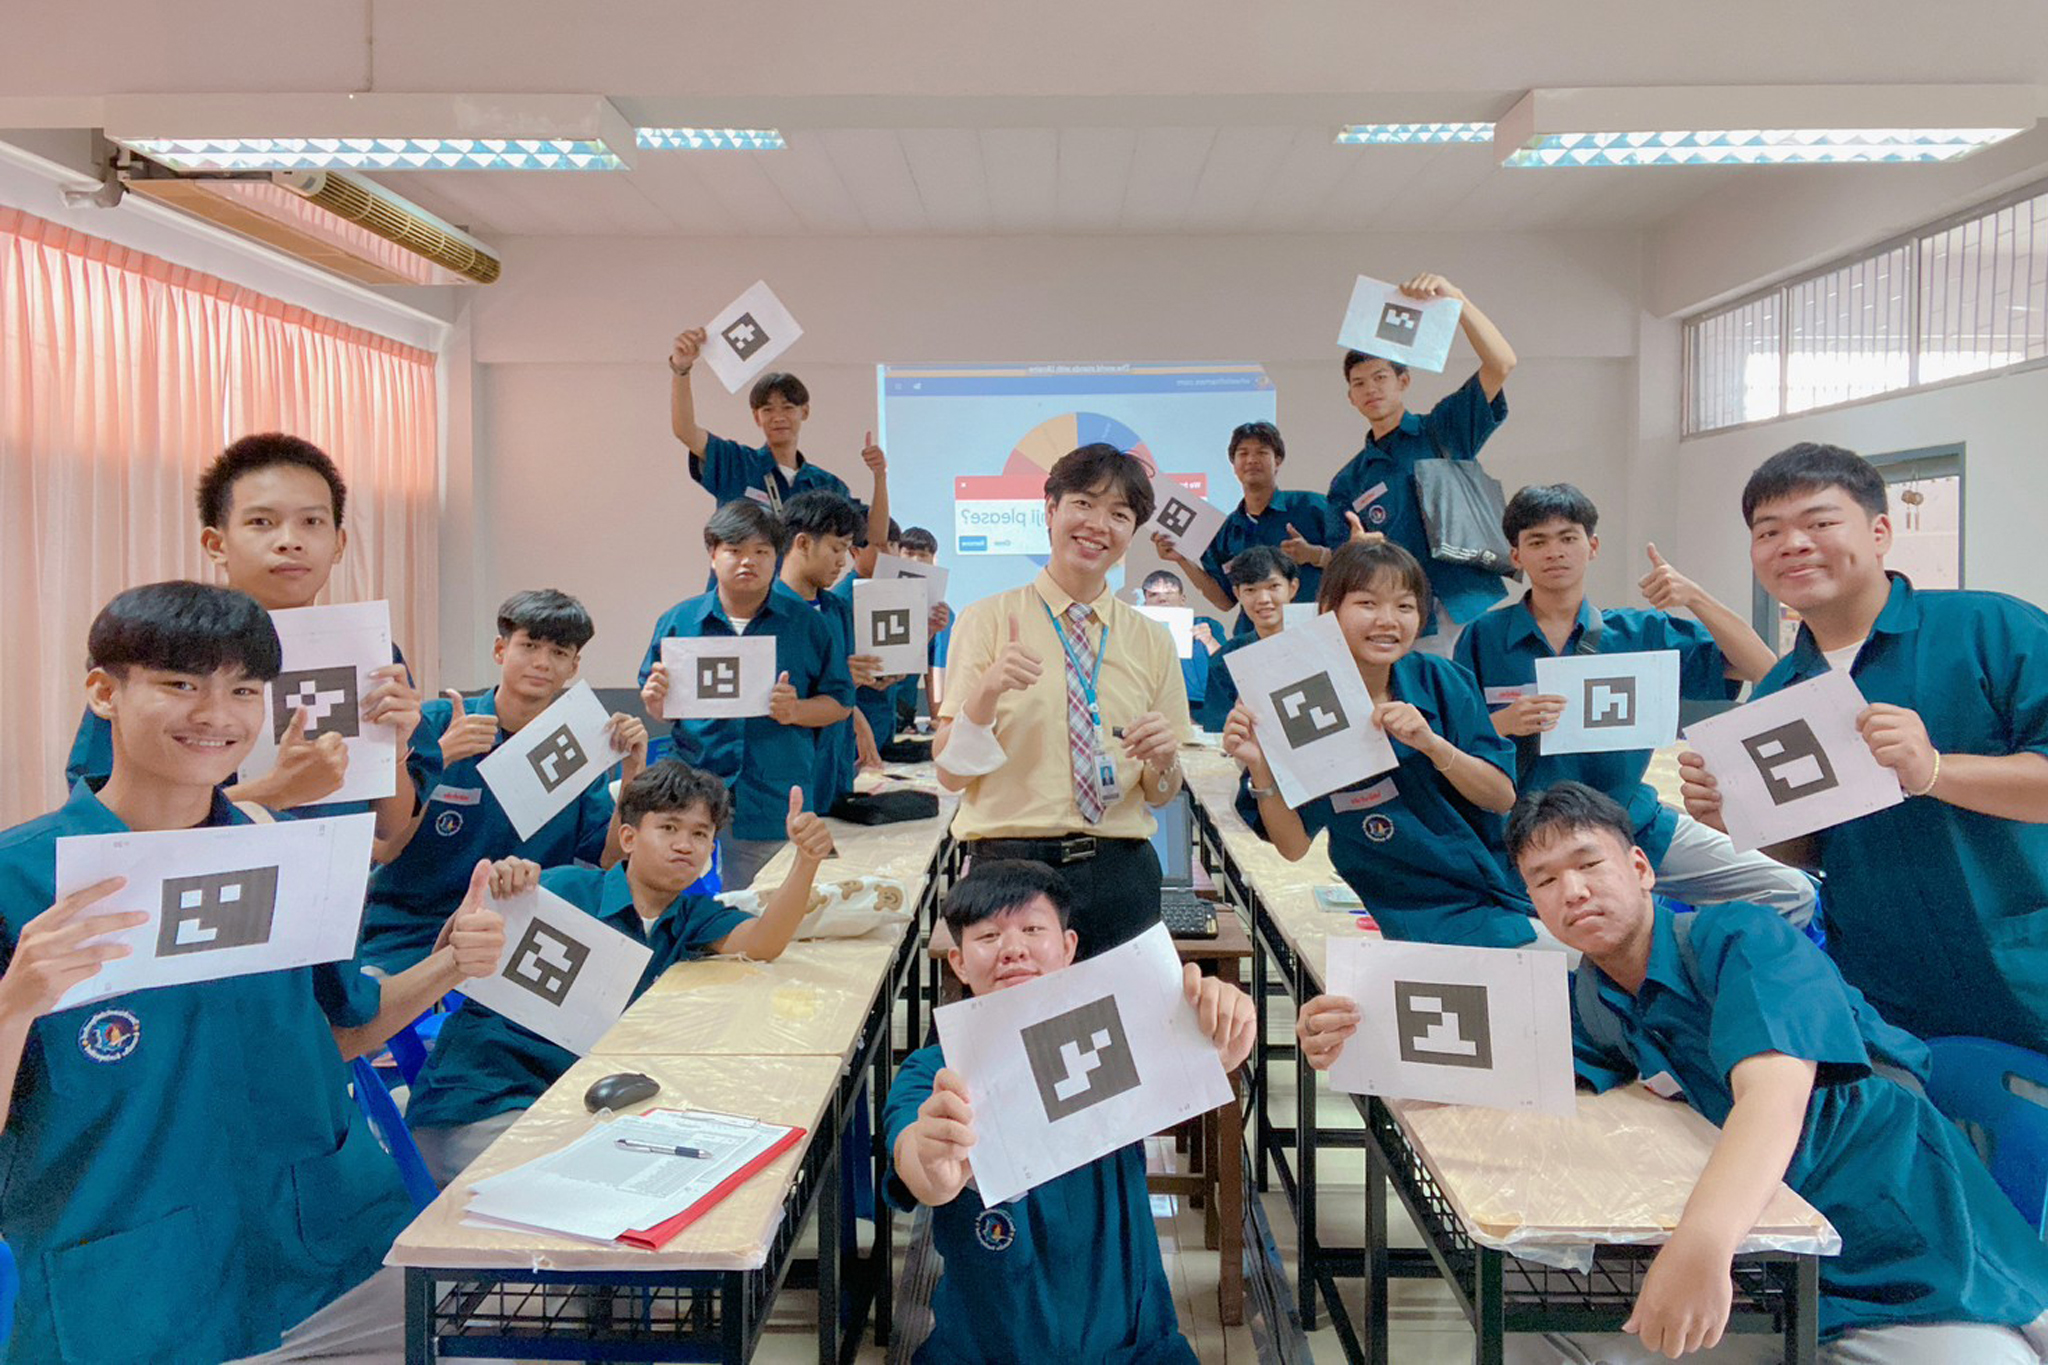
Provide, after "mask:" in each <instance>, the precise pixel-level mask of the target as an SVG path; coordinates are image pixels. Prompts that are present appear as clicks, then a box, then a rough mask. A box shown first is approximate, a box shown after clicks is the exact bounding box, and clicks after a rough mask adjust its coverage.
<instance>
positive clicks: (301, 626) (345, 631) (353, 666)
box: [242, 602, 398, 805]
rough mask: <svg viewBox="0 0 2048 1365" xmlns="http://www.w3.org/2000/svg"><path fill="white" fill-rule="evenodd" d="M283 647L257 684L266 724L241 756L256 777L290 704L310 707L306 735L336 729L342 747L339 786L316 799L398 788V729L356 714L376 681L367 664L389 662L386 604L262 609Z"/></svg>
mask: <svg viewBox="0 0 2048 1365" xmlns="http://www.w3.org/2000/svg"><path fill="white" fill-rule="evenodd" d="M270 620H271V624H273V625H275V626H276V627H277V638H278V643H280V644H281V645H283V646H284V672H282V673H280V674H278V676H277V678H276V680H275V681H273V682H270V683H268V684H266V685H265V687H264V689H263V713H264V717H265V719H266V721H267V723H266V724H265V725H264V726H263V728H262V729H261V730H259V731H257V733H256V743H255V744H254V745H252V746H251V747H250V749H249V756H248V758H246V759H244V760H243V762H242V771H243V772H245V773H247V774H249V775H250V776H252V777H260V776H262V775H263V774H265V773H268V772H271V771H272V770H273V769H275V768H276V767H277V746H278V742H279V741H280V740H281V739H283V738H284V732H285V727H286V726H288V725H289V724H291V716H292V709H293V707H295V706H303V707H305V708H306V709H307V710H308V711H309V712H311V713H312V719H311V722H310V724H309V725H308V726H307V729H306V733H307V734H308V735H314V736H318V735H323V734H338V735H340V736H341V737H342V747H344V748H345V749H347V750H348V772H347V774H346V775H345V776H344V777H343V778H342V783H341V789H340V790H339V791H334V792H330V793H328V794H327V795H326V796H322V797H320V798H319V801H318V804H320V805H327V804H330V803H333V802H340V801H376V800H379V799H381V798H383V797H386V796H390V795H391V794H392V793H394V792H396V791H397V790H398V735H397V732H396V731H394V730H393V729H392V728H391V726H389V725H386V724H378V725H372V724H370V723H369V722H368V721H365V720H364V719H363V698H364V697H366V696H368V695H369V694H370V690H371V689H372V688H373V687H375V686H376V685H377V683H376V680H375V679H373V678H371V677H370V673H371V671H372V670H374V669H379V668H389V667H390V666H391V604H390V603H388V602H347V603H342V604H340V605H338V606H332V607H296V608H293V609H292V610H290V611H274V612H272V613H270Z"/></svg>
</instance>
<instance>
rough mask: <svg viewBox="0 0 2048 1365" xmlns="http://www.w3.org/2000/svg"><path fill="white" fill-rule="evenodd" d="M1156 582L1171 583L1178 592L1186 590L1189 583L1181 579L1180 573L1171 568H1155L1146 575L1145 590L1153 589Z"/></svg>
mask: <svg viewBox="0 0 2048 1365" xmlns="http://www.w3.org/2000/svg"><path fill="white" fill-rule="evenodd" d="M1154 583H1171V584H1172V585H1173V586H1174V589H1175V591H1177V592H1186V591H1187V590H1188V585H1187V584H1185V583H1183V582H1181V581H1180V575H1179V574H1177V573H1175V572H1174V571H1173V570H1171V569H1154V570H1153V571H1152V572H1151V573H1148V574H1146V575H1145V587H1144V591H1146V592H1150V591H1152V585H1153V584H1154Z"/></svg>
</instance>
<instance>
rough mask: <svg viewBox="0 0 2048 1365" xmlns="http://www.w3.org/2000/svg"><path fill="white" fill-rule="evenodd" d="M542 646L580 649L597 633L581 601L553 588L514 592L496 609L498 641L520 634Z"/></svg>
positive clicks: (595, 626)
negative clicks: (522, 632) (523, 633)
mask: <svg viewBox="0 0 2048 1365" xmlns="http://www.w3.org/2000/svg"><path fill="white" fill-rule="evenodd" d="M522 630H523V631H525V632H526V635H527V638H528V639H531V640H539V641H540V642H542V643H543V644H550V645H561V646H562V647H563V648H565V649H581V648H583V646H585V645H587V644H589V643H590V637H591V636H593V635H595V634H597V625H596V623H595V622H593V621H592V620H591V619H590V613H589V612H588V611H587V610H585V609H584V606H583V604H582V603H581V602H578V601H577V600H576V599H575V598H573V597H571V596H569V594H568V593H565V592H558V591H556V590H555V589H554V588H528V589H527V590H526V591H525V592H515V593H513V594H512V595H511V596H510V597H508V598H506V599H505V605H504V606H502V607H499V608H498V638H499V639H501V640H509V639H511V638H512V637H513V636H514V635H515V634H517V633H518V632H519V631H522Z"/></svg>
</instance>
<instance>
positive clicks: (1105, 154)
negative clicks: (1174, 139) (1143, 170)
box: [1053, 128, 1138, 232]
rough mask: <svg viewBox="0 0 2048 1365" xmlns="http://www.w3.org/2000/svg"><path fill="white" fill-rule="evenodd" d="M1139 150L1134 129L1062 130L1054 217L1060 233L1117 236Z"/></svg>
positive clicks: (1136, 133) (1136, 132)
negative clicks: (1133, 161) (1125, 191)
mask: <svg viewBox="0 0 2048 1365" xmlns="http://www.w3.org/2000/svg"><path fill="white" fill-rule="evenodd" d="M1137 148H1138V131H1137V129H1135V128H1062V129H1061V130H1060V161H1059V179H1058V188H1057V190H1056V192H1055V197H1054V204H1053V207H1054V214H1055V221H1056V223H1057V225H1058V228H1059V230H1060V231H1062V232H1113V231H1115V230H1116V226H1117V220H1118V219H1119V218H1121V217H1122V216H1123V211H1124V187H1125V186H1126V185H1127V184H1129V183H1130V178H1131V161H1132V158H1133V156H1134V155H1135V154H1136V152H1137Z"/></svg>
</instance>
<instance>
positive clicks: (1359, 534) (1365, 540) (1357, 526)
mask: <svg viewBox="0 0 2048 1365" xmlns="http://www.w3.org/2000/svg"><path fill="white" fill-rule="evenodd" d="M1344 520H1345V521H1346V522H1347V523H1348V524H1349V525H1350V527H1351V539H1352V542H1353V543H1354V544H1362V545H1377V544H1379V543H1380V542H1381V541H1383V540H1385V539H1386V538H1387V537H1386V535H1385V534H1384V533H1383V532H1380V531H1368V530H1366V529H1365V523H1364V522H1362V521H1360V520H1359V519H1358V513H1356V512H1346V513H1345V514H1344Z"/></svg>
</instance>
